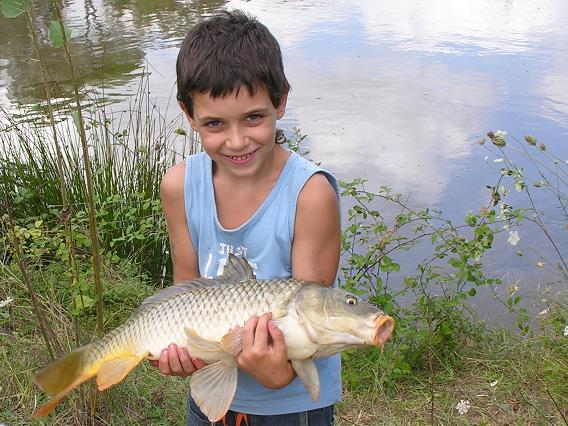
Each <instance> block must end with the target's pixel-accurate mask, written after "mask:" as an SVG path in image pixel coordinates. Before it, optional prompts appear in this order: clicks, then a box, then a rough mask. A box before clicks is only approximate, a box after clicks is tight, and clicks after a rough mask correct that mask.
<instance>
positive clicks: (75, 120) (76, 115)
mask: <svg viewBox="0 0 568 426" xmlns="http://www.w3.org/2000/svg"><path fill="white" fill-rule="evenodd" d="M71 117H72V118H73V123H75V127H76V128H77V130H79V129H80V128H81V120H79V111H77V110H76V109H74V110H73V111H71Z"/></svg>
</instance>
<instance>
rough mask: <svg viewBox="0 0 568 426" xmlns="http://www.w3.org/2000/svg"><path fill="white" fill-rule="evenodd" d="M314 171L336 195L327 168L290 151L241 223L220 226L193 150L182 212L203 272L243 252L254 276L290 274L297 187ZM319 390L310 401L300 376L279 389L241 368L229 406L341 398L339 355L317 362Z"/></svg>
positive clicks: (299, 405)
mask: <svg viewBox="0 0 568 426" xmlns="http://www.w3.org/2000/svg"><path fill="white" fill-rule="evenodd" d="M315 173H323V174H325V176H326V177H327V178H328V180H329V182H330V183H331V184H332V186H333V188H334V189H335V192H336V194H338V197H339V187H338V185H337V181H336V179H335V178H334V177H333V175H331V173H329V172H327V171H326V170H323V169H321V168H319V167H317V166H316V165H314V164H313V163H311V162H310V161H308V160H306V159H304V158H302V157H300V156H299V155H297V154H295V153H293V152H291V155H290V157H289V158H288V160H287V162H286V164H285V166H284V168H283V169H282V172H281V173H280V177H279V178H278V180H277V182H276V184H275V185H274V187H273V188H272V190H271V192H270V193H269V195H268V197H267V198H266V199H265V200H264V202H263V203H262V205H261V206H260V207H259V208H258V210H257V211H256V212H255V213H254V214H253V215H252V216H251V217H250V218H249V219H248V220H247V221H246V222H245V223H244V224H242V225H241V226H239V227H238V228H235V229H224V228H223V227H222V226H221V224H220V223H219V219H218V218H217V208H216V205H215V196H214V189H213V177H212V176H213V175H212V160H211V158H210V157H209V156H208V155H207V154H205V153H199V154H195V155H191V156H189V157H188V158H187V160H186V165H185V184H184V185H185V186H184V197H185V213H186V218H187V223H188V226H189V233H190V235H191V240H192V242H193V245H194V248H195V251H196V252H197V256H198V260H199V271H200V274H201V276H204V277H209V278H214V277H216V276H218V275H219V274H220V273H221V271H222V269H223V266H224V264H225V262H226V260H227V257H228V255H227V254H228V253H233V254H236V255H239V256H242V257H245V258H246V259H247V260H248V261H249V262H250V263H251V265H252V267H253V269H254V270H255V274H256V277H257V278H258V279H267V278H288V277H291V276H292V262H291V247H292V238H293V235H294V220H295V217H296V205H297V202H298V196H299V194H300V191H301V190H302V188H303V187H304V185H305V183H306V182H307V181H308V179H309V178H310V177H311V176H312V175H314V174H315ZM315 363H316V367H317V369H318V374H319V379H320V389H321V394H320V397H319V399H318V400H317V401H312V400H311V398H310V397H309V395H308V393H307V392H306V390H305V388H304V385H303V384H302V382H301V381H300V379H299V378H298V377H296V378H295V379H294V381H293V382H292V383H290V384H289V385H288V386H286V387H284V388H281V389H269V388H267V387H265V386H263V385H261V384H260V383H258V382H257V381H256V380H255V379H253V378H252V377H250V376H249V375H248V374H246V373H245V372H243V371H242V370H240V369H239V377H238V385H237V391H236V393H235V398H234V400H233V403H232V404H231V408H230V409H231V410H233V411H237V412H241V413H247V414H259V415H273V414H287V413H296V412H301V411H307V410H313V409H316V408H322V407H326V406H328V405H331V404H334V403H336V402H338V401H339V400H340V399H341V378H340V356H339V355H333V356H331V357H329V358H323V359H319V360H316V361H315Z"/></svg>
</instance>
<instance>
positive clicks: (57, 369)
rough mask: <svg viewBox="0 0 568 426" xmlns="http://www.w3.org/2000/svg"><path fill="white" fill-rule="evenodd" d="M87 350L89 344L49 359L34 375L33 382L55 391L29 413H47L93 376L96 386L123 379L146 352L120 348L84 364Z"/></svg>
mask: <svg viewBox="0 0 568 426" xmlns="http://www.w3.org/2000/svg"><path fill="white" fill-rule="evenodd" d="M88 351H89V346H85V347H82V348H79V349H76V350H74V351H73V352H71V353H69V354H67V355H65V356H64V357H62V358H60V359H58V360H56V361H54V362H52V363H51V364H50V365H48V366H47V367H46V368H44V369H43V370H41V371H40V372H39V373H38V374H37V375H36V376H35V377H34V383H35V384H37V385H38V386H39V387H40V388H41V389H42V390H44V391H46V392H49V393H54V394H55V395H54V397H53V398H52V399H51V400H49V401H48V402H47V403H45V404H44V405H42V406H41V407H39V408H38V409H37V410H35V411H34V413H33V414H32V417H44V416H46V415H47V414H48V413H49V412H50V411H51V410H53V408H54V407H55V406H56V405H57V404H58V403H59V401H61V400H62V399H63V398H64V397H65V396H66V395H67V394H68V393H69V392H71V391H72V390H73V389H75V388H76V387H77V386H79V385H80V384H81V383H83V382H85V381H87V380H89V379H90V378H92V377H94V376H96V377H97V386H98V389H99V390H101V391H102V390H105V389H107V388H109V387H110V386H112V385H114V384H116V383H118V382H120V381H121V380H122V379H124V377H126V375H127V374H128V373H130V371H132V369H134V367H136V366H137V365H138V364H139V363H140V362H141V361H142V360H143V359H144V358H146V356H147V353H144V354H135V353H133V352H132V351H129V350H123V351H119V352H118V353H116V352H115V353H110V354H107V355H106V356H104V358H103V359H99V360H93V361H91V362H90V363H89V364H87V363H86V361H85V355H86V354H87V353H88Z"/></svg>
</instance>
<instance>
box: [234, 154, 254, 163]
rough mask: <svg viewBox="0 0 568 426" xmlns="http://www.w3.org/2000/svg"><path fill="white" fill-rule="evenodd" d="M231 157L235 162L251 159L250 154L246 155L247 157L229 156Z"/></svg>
mask: <svg viewBox="0 0 568 426" xmlns="http://www.w3.org/2000/svg"><path fill="white" fill-rule="evenodd" d="M229 157H231V159H233V160H237V161H239V160H246V159H247V158H249V157H250V154H245V155H229Z"/></svg>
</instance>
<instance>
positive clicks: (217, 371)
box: [189, 361, 238, 422]
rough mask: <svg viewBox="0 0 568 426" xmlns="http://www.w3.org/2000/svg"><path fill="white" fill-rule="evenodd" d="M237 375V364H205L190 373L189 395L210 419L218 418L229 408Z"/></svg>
mask: <svg viewBox="0 0 568 426" xmlns="http://www.w3.org/2000/svg"><path fill="white" fill-rule="evenodd" d="M237 377H238V372H237V366H236V365H230V364H228V363H225V362H224V361H217V362H216V363H214V364H209V365H206V366H205V367H203V368H200V369H199V370H197V371H196V372H195V373H193V374H192V375H191V382H190V383H189V385H190V387H191V396H192V397H193V399H194V400H195V403H196V404H197V406H198V407H199V409H200V410H201V411H202V412H203V414H205V415H206V416H207V417H208V418H209V420H210V421H212V422H216V421H218V420H220V419H221V418H222V417H223V416H224V415H225V413H226V412H227V411H228V410H229V407H230V405H231V402H232V401H233V397H234V396H235V390H236V389H237Z"/></svg>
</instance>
